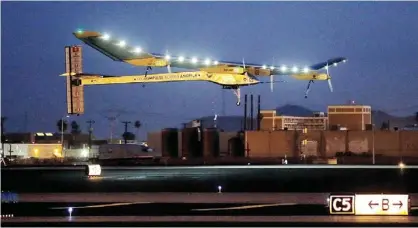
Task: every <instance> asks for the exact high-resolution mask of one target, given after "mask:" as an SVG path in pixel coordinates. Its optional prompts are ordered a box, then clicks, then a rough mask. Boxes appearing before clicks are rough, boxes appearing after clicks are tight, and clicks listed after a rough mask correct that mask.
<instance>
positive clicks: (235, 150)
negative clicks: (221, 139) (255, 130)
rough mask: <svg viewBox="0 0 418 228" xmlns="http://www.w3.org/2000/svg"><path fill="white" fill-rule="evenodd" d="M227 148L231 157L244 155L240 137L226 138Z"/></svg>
mask: <svg viewBox="0 0 418 228" xmlns="http://www.w3.org/2000/svg"><path fill="white" fill-rule="evenodd" d="M228 150H229V154H230V156H232V157H244V155H245V147H244V142H243V140H242V139H241V138H240V137H233V138H231V139H230V140H228Z"/></svg>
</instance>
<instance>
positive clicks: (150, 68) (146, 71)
mask: <svg viewBox="0 0 418 228" xmlns="http://www.w3.org/2000/svg"><path fill="white" fill-rule="evenodd" d="M149 70H150V71H151V70H152V67H150V66H147V69H146V70H145V77H147V75H148V71H149ZM142 88H145V84H142Z"/></svg>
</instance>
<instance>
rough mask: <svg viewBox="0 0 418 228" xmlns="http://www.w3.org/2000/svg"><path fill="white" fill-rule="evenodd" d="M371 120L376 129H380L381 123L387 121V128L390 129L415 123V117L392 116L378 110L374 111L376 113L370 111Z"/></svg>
mask: <svg viewBox="0 0 418 228" xmlns="http://www.w3.org/2000/svg"><path fill="white" fill-rule="evenodd" d="M372 120H373V123H374V124H375V126H376V128H380V126H382V123H383V122H384V121H386V122H387V121H389V126H390V128H391V129H392V128H394V127H398V128H402V127H405V126H407V125H412V124H415V123H416V120H415V116H405V117H398V116H392V115H389V114H387V113H386V112H383V111H380V110H376V111H373V110H372Z"/></svg>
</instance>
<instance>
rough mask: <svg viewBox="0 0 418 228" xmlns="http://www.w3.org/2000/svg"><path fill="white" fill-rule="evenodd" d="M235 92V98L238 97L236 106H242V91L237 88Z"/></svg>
mask: <svg viewBox="0 0 418 228" xmlns="http://www.w3.org/2000/svg"><path fill="white" fill-rule="evenodd" d="M233 92H234V94H235V96H236V97H237V103H236V105H237V106H239V105H240V104H241V90H240V88H239V87H236V88H235V89H233Z"/></svg>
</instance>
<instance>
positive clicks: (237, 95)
mask: <svg viewBox="0 0 418 228" xmlns="http://www.w3.org/2000/svg"><path fill="white" fill-rule="evenodd" d="M222 89H232V91H233V92H234V94H235V96H236V97H237V103H236V105H237V106H240V104H241V90H240V88H239V86H222Z"/></svg>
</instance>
